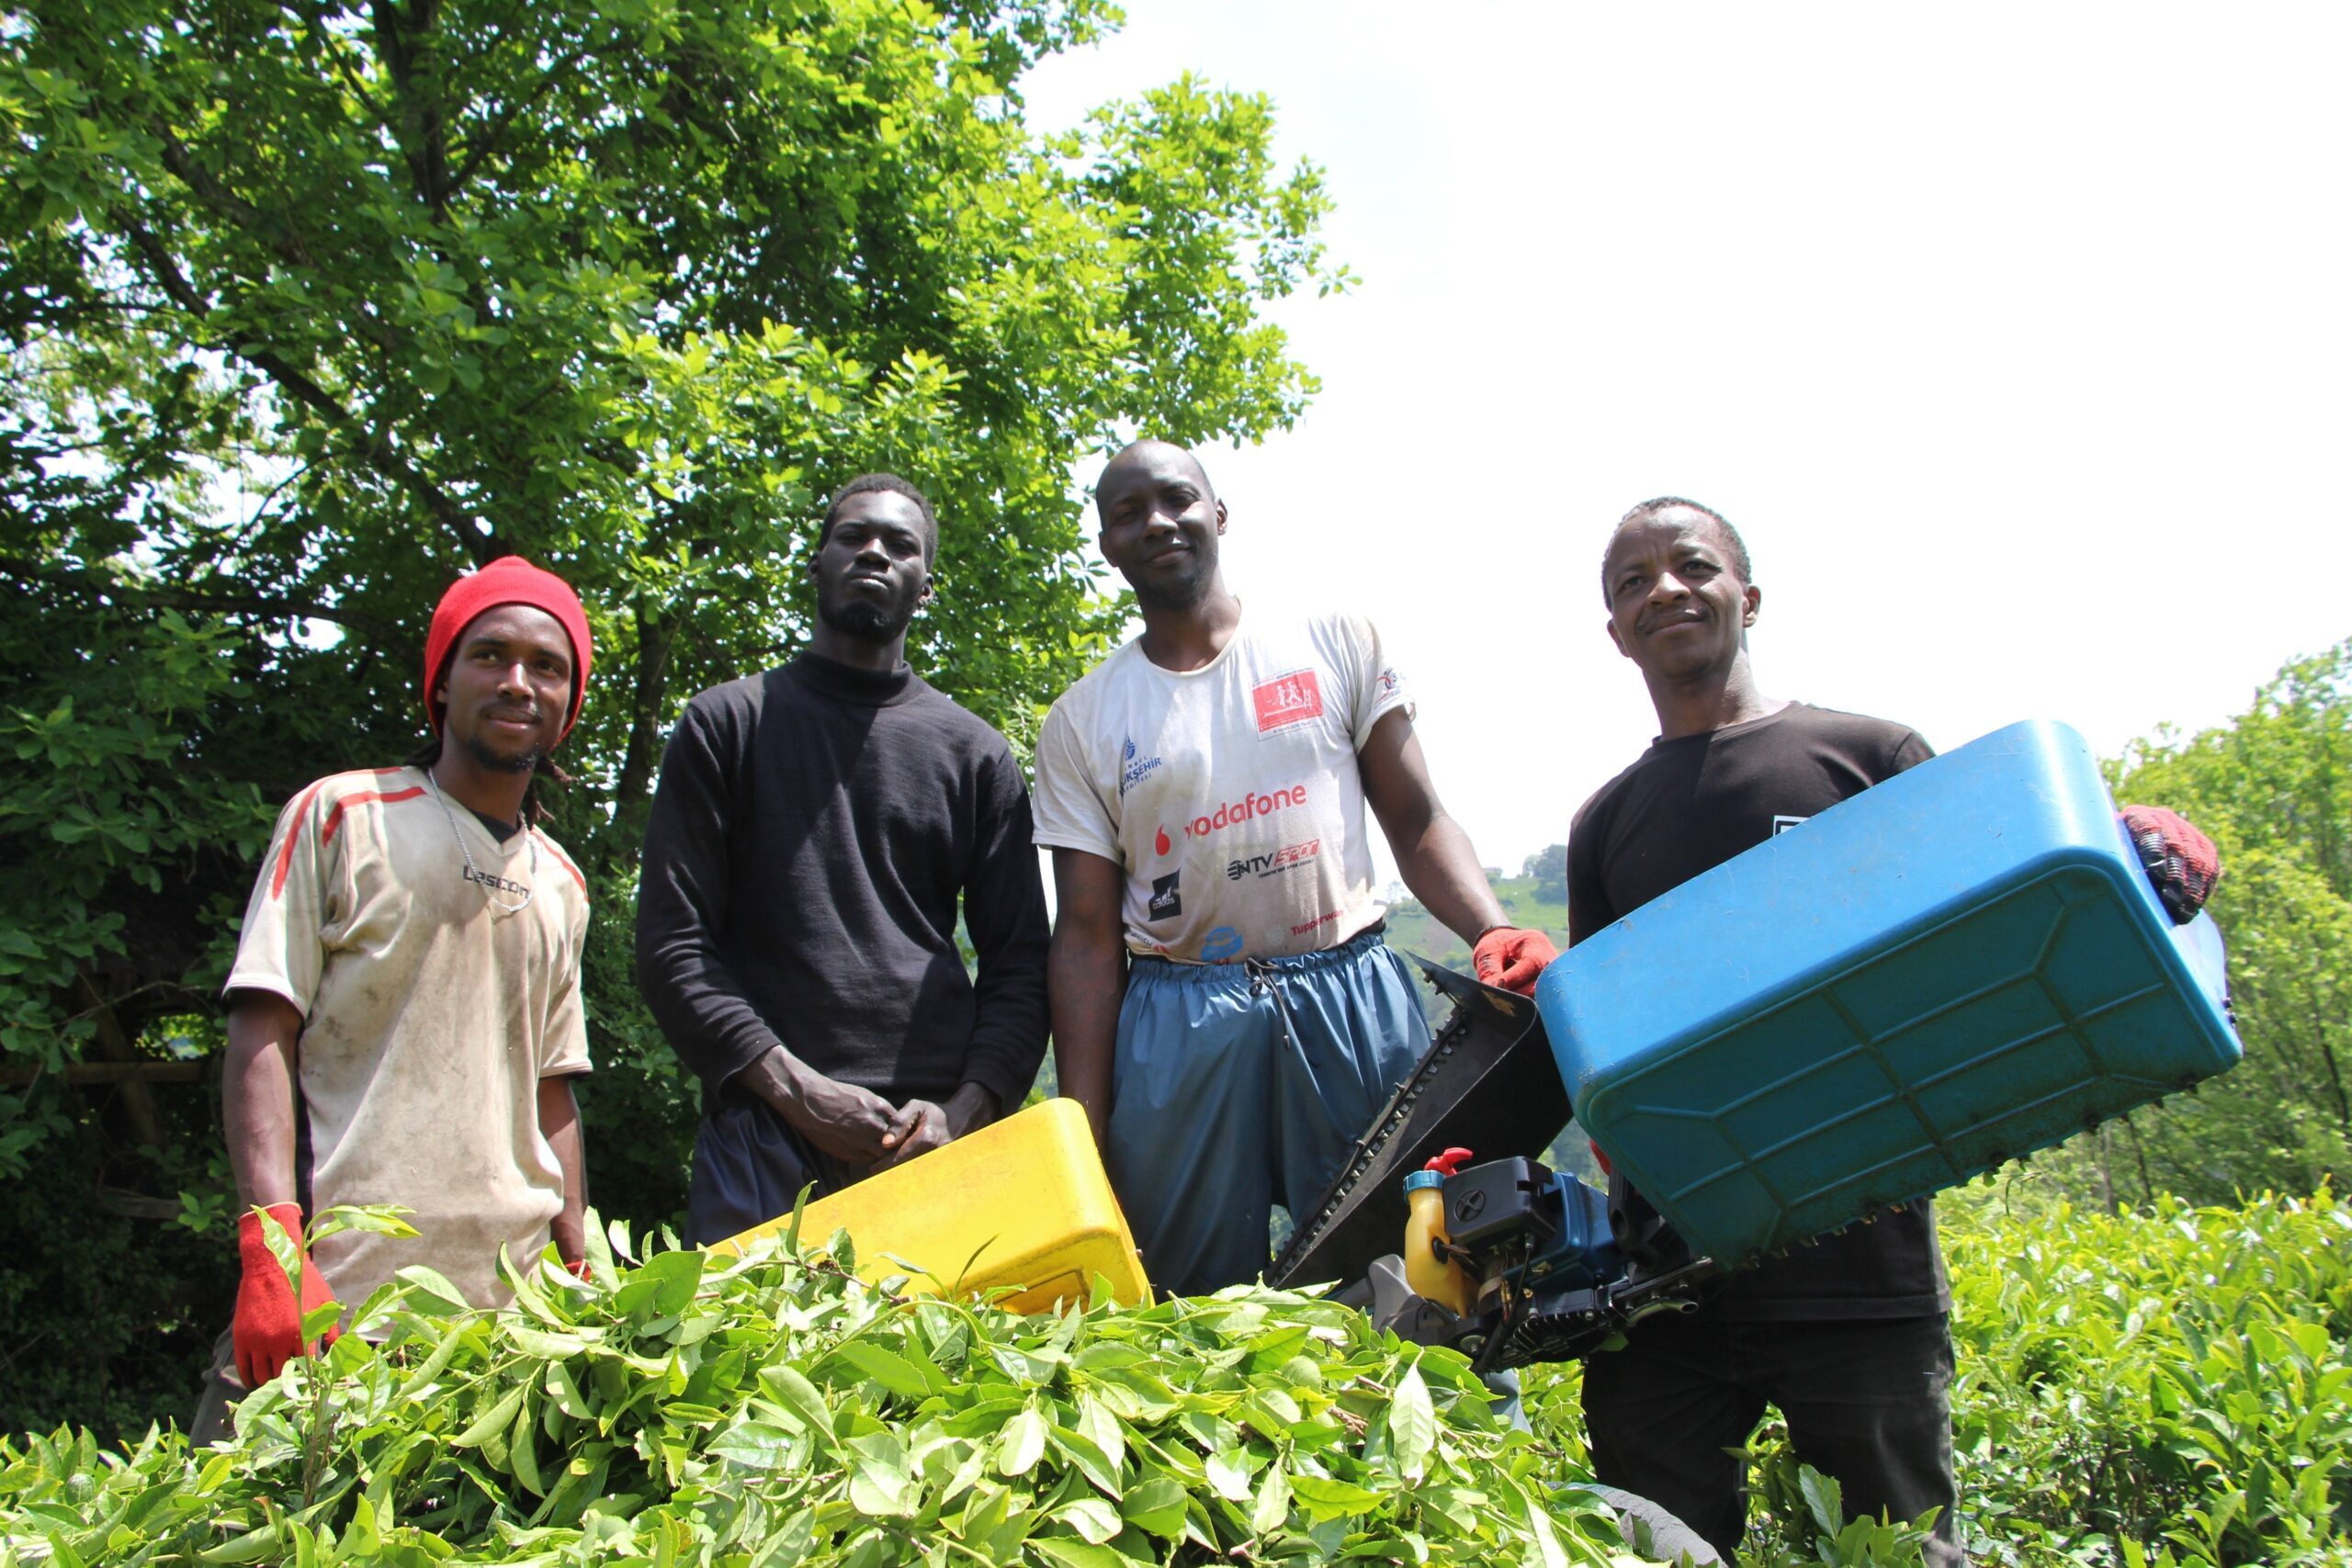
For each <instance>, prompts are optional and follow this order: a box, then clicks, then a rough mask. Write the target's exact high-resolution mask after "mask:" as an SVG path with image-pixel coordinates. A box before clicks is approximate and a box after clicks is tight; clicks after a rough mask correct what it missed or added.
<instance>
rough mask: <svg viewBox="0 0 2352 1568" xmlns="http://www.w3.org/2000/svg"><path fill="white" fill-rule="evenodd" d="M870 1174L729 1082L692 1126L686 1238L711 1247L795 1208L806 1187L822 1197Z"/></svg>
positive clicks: (690, 1241)
mask: <svg viewBox="0 0 2352 1568" xmlns="http://www.w3.org/2000/svg"><path fill="white" fill-rule="evenodd" d="M867 1174H868V1173H867V1172H865V1171H864V1170H860V1169H858V1168H855V1167H854V1166H851V1165H847V1164H845V1163H843V1162H842V1161H841V1160H837V1159H835V1158H833V1157H832V1156H831V1155H828V1154H826V1153H825V1152H824V1151H823V1150H821V1149H818V1148H815V1147H812V1146H811V1145H809V1141H808V1140H807V1139H806V1138H803V1137H802V1136H801V1135H800V1134H797V1133H796V1132H794V1131H793V1130H792V1128H791V1126H790V1125H789V1124H788V1123H786V1121H785V1119H784V1118H783V1117H782V1116H780V1115H778V1114H776V1112H775V1109H774V1108H773V1107H771V1106H770V1105H769V1104H768V1103H767V1101H765V1100H759V1099H755V1098H753V1097H752V1096H751V1095H749V1094H745V1093H742V1092H741V1091H740V1090H735V1089H729V1091H728V1092H727V1093H726V1094H725V1095H724V1096H722V1097H721V1099H720V1100H719V1103H718V1105H717V1106H716V1107H715V1108H713V1109H711V1110H709V1111H706V1112H704V1114H703V1119H702V1125H701V1126H700V1127H698V1128H696V1129H695V1169H694V1177H693V1179H692V1180H691V1181H690V1182H689V1183H688V1184H687V1187H686V1241H687V1243H688V1245H690V1246H694V1247H708V1246H709V1245H710V1244H711V1243H713V1242H718V1241H725V1240H726V1239H728V1238H729V1236H735V1235H742V1234H743V1233H744V1232H745V1231H747V1230H750V1229H751V1228H752V1226H753V1225H763V1224H767V1222H768V1221H770V1220H773V1219H775V1218H777V1217H778V1216H780V1215H784V1214H788V1213H792V1205H793V1203H794V1202H795V1201H797V1199H798V1198H799V1196H800V1190H801V1189H802V1188H804V1187H813V1188H814V1189H815V1190H813V1191H811V1192H810V1193H809V1197H810V1198H811V1199H812V1200H813V1199H817V1198H822V1197H824V1196H825V1195H826V1194H827V1193H829V1192H838V1191H840V1190H842V1188H844V1187H847V1186H849V1185H850V1184H851V1183H853V1182H854V1181H857V1180H858V1179H861V1178H863V1177H865V1175H867ZM814 1239H815V1240H817V1241H819V1242H822V1241H823V1240H824V1239H825V1238H824V1237H823V1236H818V1237H816V1238H814Z"/></svg>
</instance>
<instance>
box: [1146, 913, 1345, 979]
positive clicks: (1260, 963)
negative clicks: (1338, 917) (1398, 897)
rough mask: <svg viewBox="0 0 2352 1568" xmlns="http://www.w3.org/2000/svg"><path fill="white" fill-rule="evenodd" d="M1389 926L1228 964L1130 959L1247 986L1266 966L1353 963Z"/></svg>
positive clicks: (1283, 968)
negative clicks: (1306, 948) (1283, 953)
mask: <svg viewBox="0 0 2352 1568" xmlns="http://www.w3.org/2000/svg"><path fill="white" fill-rule="evenodd" d="M1387 929H1388V922H1387V921H1385V920H1375V921H1374V923H1372V924H1371V925H1368V926H1366V927H1365V928H1364V929H1363V930H1362V931H1358V932H1356V934H1355V935H1353V936H1351V937H1350V938H1348V940H1347V941H1345V942H1341V943H1340V945H1339V946H1337V947H1326V948H1321V949H1318V950H1317V951H1316V952H1314V953H1291V954H1289V955H1288V956H1287V957H1283V958H1237V959H1234V960H1232V961H1230V962H1228V963H1225V964H1179V963H1178V962H1177V961H1176V960H1174V959H1172V958H1162V957H1160V956H1159V954H1158V953H1134V952H1130V953H1128V954H1127V958H1128V960H1129V962H1131V963H1132V964H1134V965H1135V967H1136V968H1137V969H1142V970H1148V971H1149V972H1150V973H1151V975H1152V976H1154V977H1155V978H1162V979H1173V978H1175V977H1177V976H1183V977H1185V978H1188V979H1191V978H1197V979H1200V980H1204V981H1216V982H1226V981H1229V982H1231V983H1232V984H1235V985H1246V984H1248V983H1249V980H1250V976H1251V975H1252V974H1254V973H1256V972H1258V971H1260V970H1263V969H1272V970H1276V971H1278V972H1282V973H1285V974H1294V975H1302V974H1313V973H1314V972H1315V971H1317V970H1318V969H1329V968H1333V967H1336V966H1337V965H1339V964H1353V963H1355V962H1356V961H1358V960H1359V959H1361V958H1363V955H1364V954H1365V953H1370V952H1372V951H1373V950H1374V949H1375V948H1377V947H1379V946H1380V945H1381V933H1382V932H1383V931H1386V930H1387Z"/></svg>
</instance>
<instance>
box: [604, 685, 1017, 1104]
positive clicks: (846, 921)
mask: <svg viewBox="0 0 2352 1568" xmlns="http://www.w3.org/2000/svg"><path fill="white" fill-rule="evenodd" d="M959 895H960V896H961V897H962V900H963V905H964V918H965V925H966V928H967V931H969V933H970V936H971V941H972V946H973V948H974V949H975V951H976V952H977V953H978V958H979V978H978V984H977V985H976V984H975V983H974V982H973V981H972V980H971V979H970V978H969V977H968V976H967V975H966V973H965V969H964V962H963V959H962V957H961V955H960V954H959V953H957V951H956V901H957V897H958V896H959ZM637 969H638V984H639V987H640V988H641V989H642V990H643V992H644V995H645V999H646V1002H647V1004H648V1005H649V1006H650V1008H651V1009H652V1011H653V1016H654V1018H655V1019H656V1020H657V1021H659V1022H660V1023H661V1025H662V1032H664V1033H665V1034H666V1035H668V1037H669V1040H670V1043H671V1045H672V1046H673V1047H674V1048H675V1049H676V1051H677V1053H678V1055H679V1056H680V1058H681V1059H683V1060H684V1062H685V1064H686V1066H689V1067H691V1068H692V1069H693V1070H694V1071H695V1074H696V1075H697V1076H698V1077H700V1078H701V1079H702V1082H703V1085H704V1094H705V1104H706V1105H715V1104H716V1103H717V1102H718V1093H719V1091H720V1089H722V1088H723V1086H725V1084H726V1083H727V1080H728V1079H729V1078H730V1077H733V1076H734V1075H735V1074H736V1073H738V1072H740V1071H741V1070H742V1069H743V1068H744V1067H746V1066H750V1065H751V1064H752V1062H754V1061H756V1060H757V1059H759V1058H760V1057H761V1056H763V1055H765V1054H766V1053H767V1051H768V1049H769V1048H770V1047H771V1046H773V1045H775V1044H776V1043H779V1042H781V1043H783V1044H784V1046H785V1047H786V1049H787V1050H789V1051H791V1052H792V1054H793V1055H796V1056H798V1057H799V1058H800V1059H801V1060H802V1061H804V1062H807V1063H808V1064H809V1066H812V1067H814V1068H816V1069H817V1070H818V1071H820V1072H821V1073H824V1074H826V1075H828V1076H829V1077H836V1078H839V1079H841V1080H842V1081H843V1082H845V1083H854V1084H857V1085H859V1086H861V1087H863V1088H865V1089H872V1090H873V1091H874V1092H875V1093H876V1094H879V1095H881V1096H883V1097H884V1098H886V1099H888V1100H890V1101H891V1102H892V1103H894V1104H900V1103H904V1102H905V1101H906V1100H909V1099H923V1100H944V1099H945V1098H946V1097H947V1096H949V1095H950V1094H953V1093H954V1092H955V1091H956V1088H957V1087H958V1086H959V1085H961V1084H963V1083H964V1082H966V1081H967V1080H969V1081H971V1082H974V1083H978V1084H979V1085H980V1086H982V1087H983V1088H985V1089H989V1090H991V1091H992V1092H993V1093H994V1094H995V1095H996V1098H997V1101H998V1103H999V1104H1000V1105H1001V1106H1002V1107H1003V1108H1004V1109H1005V1110H1008V1111H1010V1110H1011V1109H1012V1108H1013V1107H1014V1106H1017V1105H1019V1104H1020V1103H1021V1100H1022V1097H1023V1095H1025V1094H1026V1093H1027V1092H1028V1089H1029V1084H1030V1080H1031V1079H1032V1078H1034V1077H1035V1076H1036V1072H1037V1064H1038V1063H1039V1061H1041V1060H1042V1059H1043V1058H1044V1056H1045V1052H1046V897H1045V889H1044V886H1042V884H1041V883H1040V881H1039V879H1038V874H1037V856H1036V852H1035V850H1034V849H1033V848H1032V847H1031V844H1030V818H1029V791H1028V785H1027V784H1026V783H1025V781H1024V780H1023V778H1022V775H1021V768H1020V765H1019V764H1018V763H1017V762H1015V761H1013V757H1012V748H1010V747H1009V746H1007V745H1006V744H1005V740H1004V737H1002V736H1001V735H999V734H998V733H997V732H996V731H995V730H994V729H991V728H989V726H988V725H987V724H986V723H985V722H983V721H982V720H980V719H979V718H978V717H976V716H973V715H971V714H969V713H967V712H966V711H965V710H964V709H962V708H960V707H958V706H957V705H956V704H955V703H954V702H952V701H950V700H949V699H948V698H947V697H945V696H944V695H943V694H940V693H939V692H937V691H934V690H933V688H932V687H930V686H928V685H926V684H924V682H922V680H921V679H920V678H919V677H917V676H916V675H915V674H914V673H913V672H912V671H910V670H906V669H903V668H902V669H900V670H899V671H897V672H896V673H894V674H890V675H877V674H874V673H871V672H868V671H860V670H854V669H852V668H850V667H848V666H846V665H843V664H840V663H836V662H834V661H833V660H826V659H820V658H818V657H816V656H815V655H812V654H803V655H802V656H801V657H800V658H799V659H797V660H794V661H793V662H792V663H790V664H787V665H786V666H784V667H783V668H782V669H779V670H771V671H767V672H766V673H765V674H763V675H754V676H751V677H748V678H746V679H743V680H741V681H733V682H729V683H727V684H726V685H723V686H715V687H713V688H712V689H711V690H709V691H707V692H705V693H703V694H701V695H700V696H697V697H696V698H695V699H694V701H693V702H691V703H689V704H687V705H686V711H685V713H684V716H682V717H681V718H680V719H679V721H678V727H677V728H676V730H675V731H673V733H672V735H671V737H670V744H669V748H668V750H666V751H665V752H664V753H663V755H662V781H661V784H660V785H659V786H658V787H657V788H656V790H655V792H654V796H653V816H652V821H651V823H650V826H649V827H648V828H647V829H646V835H645V856H644V871H643V879H642V882H641V884H640V886H639V894H638V908H637Z"/></svg>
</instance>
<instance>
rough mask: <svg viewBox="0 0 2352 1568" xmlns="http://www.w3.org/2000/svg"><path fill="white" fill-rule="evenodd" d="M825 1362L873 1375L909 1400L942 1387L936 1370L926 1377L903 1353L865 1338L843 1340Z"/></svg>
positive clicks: (875, 1379) (885, 1385)
mask: <svg viewBox="0 0 2352 1568" xmlns="http://www.w3.org/2000/svg"><path fill="white" fill-rule="evenodd" d="M825 1364H826V1365H833V1364H842V1365H846V1366H848V1367H850V1368H852V1369H854V1371H856V1372H857V1373H858V1375H860V1376H862V1377H868V1378H872V1379H873V1380H874V1381H875V1382H878V1383H880V1384H881V1385H882V1386H883V1387H884V1388H887V1389H888V1390H889V1391H890V1392H891V1393H899V1394H904V1395H906V1396H907V1397H908V1398H909V1399H922V1398H923V1397H925V1396H926V1395H928V1394H931V1393H936V1392H937V1391H938V1389H939V1388H941V1387H944V1384H943V1383H939V1382H936V1380H937V1377H938V1374H937V1373H935V1372H934V1373H933V1374H932V1375H931V1376H929V1377H926V1376H924V1375H923V1371H922V1369H919V1368H918V1367H916V1365H915V1364H914V1363H913V1362H912V1361H910V1360H908V1359H907V1358H905V1357H904V1356H901V1355H899V1354H898V1353H897V1352H895V1351H891V1350H886V1349H884V1348H882V1347H881V1346H879V1345H876V1344H874V1343H872V1342H871V1341H869V1340H865V1339H845V1340H843V1341H842V1343H841V1344H839V1345H837V1346H835V1347H834V1348H833V1353H832V1354H831V1356H829V1357H827V1358H826V1360H825Z"/></svg>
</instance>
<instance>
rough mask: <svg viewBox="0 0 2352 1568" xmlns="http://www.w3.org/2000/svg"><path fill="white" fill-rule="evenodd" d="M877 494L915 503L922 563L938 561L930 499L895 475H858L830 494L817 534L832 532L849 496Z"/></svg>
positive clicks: (935, 523) (936, 519) (936, 531)
mask: <svg viewBox="0 0 2352 1568" xmlns="http://www.w3.org/2000/svg"><path fill="white" fill-rule="evenodd" d="M875 491H888V492H889V493H891V494H892V495H903V496H905V497H906V498H907V499H908V500H909V501H911V502H914V503H915V510H916V511H917V512H920V513H922V558H923V563H924V564H925V565H929V564H930V563H931V562H933V561H935V560H937V559H938V558H939V516H938V514H937V513H934V512H933V511H932V509H931V497H929V496H927V495H925V494H923V492H922V491H919V490H917V489H916V488H915V487H914V483H913V481H912V480H910V479H900V478H899V476H898V475H896V474H883V473H874V474H860V475H858V476H857V478H855V479H852V480H850V481H849V483H847V484H845V485H843V486H842V488H841V489H839V490H837V491H833V499H832V500H831V501H829V502H826V503H825V522H824V525H823V527H822V528H821V530H820V535H822V534H831V532H832V531H833V522H834V519H836V518H838V517H839V516H841V514H842V507H843V506H845V505H847V504H848V502H849V499H850V497H852V496H854V495H872V494H873V493H874V492H875Z"/></svg>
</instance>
